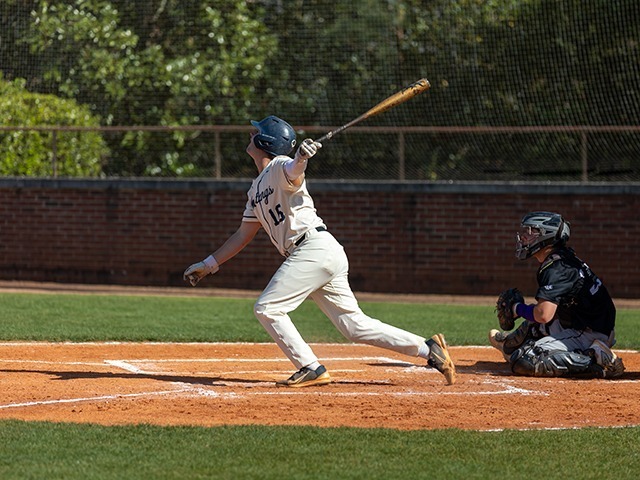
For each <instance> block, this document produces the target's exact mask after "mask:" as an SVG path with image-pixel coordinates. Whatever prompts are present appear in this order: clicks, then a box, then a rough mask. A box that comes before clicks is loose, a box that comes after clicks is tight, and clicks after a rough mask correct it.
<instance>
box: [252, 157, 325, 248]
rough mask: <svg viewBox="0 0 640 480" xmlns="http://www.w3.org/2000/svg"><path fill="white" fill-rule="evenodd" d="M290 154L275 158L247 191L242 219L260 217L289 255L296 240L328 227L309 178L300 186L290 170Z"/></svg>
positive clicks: (276, 242) (258, 219) (260, 220)
mask: <svg viewBox="0 0 640 480" xmlns="http://www.w3.org/2000/svg"><path fill="white" fill-rule="evenodd" d="M287 161H290V159H289V157H286V156H279V157H276V158H274V159H273V160H271V162H269V164H268V165H267V167H266V168H265V169H264V170H263V171H262V172H261V173H260V175H258V176H257V177H256V179H255V180H254V181H253V183H252V184H251V188H250V189H249V191H248V192H247V204H246V206H245V210H244V214H243V216H242V220H243V221H245V222H255V221H259V222H260V223H261V224H262V228H264V229H265V231H266V232H267V234H268V235H269V238H270V239H271V242H272V243H273V244H274V245H275V247H276V248H277V249H278V251H279V252H280V254H281V255H284V256H287V254H288V252H289V250H290V249H291V248H292V247H293V246H294V244H295V242H296V241H297V240H298V239H299V238H301V237H302V235H304V234H305V233H306V232H307V231H308V230H310V229H312V228H316V227H324V226H325V225H324V222H323V221H322V219H321V218H320V217H319V216H318V214H317V213H316V209H315V206H314V204H313V199H312V198H311V195H309V191H308V190H307V184H306V181H303V182H302V185H300V186H299V187H296V186H295V185H293V184H292V183H291V182H290V181H289V179H288V177H287V175H286V173H285V167H284V166H285V163H286V162H287Z"/></svg>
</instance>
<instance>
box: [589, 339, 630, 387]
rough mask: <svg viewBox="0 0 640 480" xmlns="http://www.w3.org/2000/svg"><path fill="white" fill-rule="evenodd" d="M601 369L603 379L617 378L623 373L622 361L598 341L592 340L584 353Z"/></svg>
mask: <svg viewBox="0 0 640 480" xmlns="http://www.w3.org/2000/svg"><path fill="white" fill-rule="evenodd" d="M586 353H587V354H589V355H590V356H591V357H592V358H593V359H594V360H595V362H596V363H597V364H598V365H600V366H601V367H602V370H603V371H602V376H603V378H618V377H620V376H622V374H623V373H624V364H623V363H622V359H621V358H620V357H618V356H617V355H616V354H615V353H613V351H612V350H611V349H610V348H609V347H608V346H607V345H606V344H605V343H604V342H601V341H600V340H594V341H593V343H592V344H591V347H590V348H589V349H588V350H587V352H586Z"/></svg>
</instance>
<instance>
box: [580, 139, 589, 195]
mask: <svg viewBox="0 0 640 480" xmlns="http://www.w3.org/2000/svg"><path fill="white" fill-rule="evenodd" d="M580 138H581V142H580V159H581V162H582V181H583V182H588V181H589V162H588V160H587V132H585V131H583V132H582V134H581V135H580Z"/></svg>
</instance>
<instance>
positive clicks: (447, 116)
mask: <svg viewBox="0 0 640 480" xmlns="http://www.w3.org/2000/svg"><path fill="white" fill-rule="evenodd" d="M0 14H1V15H0V27H2V28H0V65H2V67H1V68H2V69H3V71H4V73H5V78H8V79H10V80H12V79H15V78H24V79H25V80H26V82H27V83H26V86H27V88H28V89H29V90H30V91H33V92H39V93H49V94H55V95H58V96H61V97H65V98H73V99H74V100H76V101H78V102H79V103H82V104H85V105H87V106H88V107H89V108H90V110H91V112H92V113H93V114H96V115H99V116H100V118H101V119H102V122H103V124H104V125H111V126H113V125H154V126H176V125H227V126H228V125H238V124H239V125H248V120H249V119H251V118H255V119H259V118H262V117H263V116H265V115H268V114H272V113H275V114H278V115H280V116H283V117H284V118H287V119H288V120H289V121H290V122H291V123H292V124H294V125H299V126H303V127H304V126H316V127H317V126H336V125H342V124H344V123H345V122H346V121H348V120H350V119H352V118H355V117H356V116H357V115H359V114H361V113H363V112H364V111H365V110H367V109H368V108H369V107H370V106H372V105H374V104H375V103H377V102H378V101H380V100H382V99H383V98H385V97H387V96H388V95H390V94H391V93H394V92H395V91H397V90H398V89H400V88H402V87H403V86H405V85H407V84H409V83H411V82H413V81H415V80H417V79H418V78H422V77H427V78H428V79H429V80H430V82H431V84H432V88H431V90H430V91H429V93H428V95H424V96H421V97H418V98H417V99H415V100H412V102H411V105H403V106H401V107H398V108H397V109H394V110H393V111H390V112H388V113H385V115H382V116H380V117H376V118H374V119H371V120H370V121H368V122H367V125H370V126H525V127H526V126H553V125H562V126H566V125H568V126H572V125H573V126H575V125H595V126H607V125H637V124H639V123H640V117H639V115H640V95H639V94H638V90H637V88H635V83H636V78H637V77H638V74H639V72H640V60H639V59H640V55H638V49H639V48H640V37H639V34H638V31H637V24H638V22H639V21H640V5H639V4H638V2H636V1H634V0H621V1H617V2H611V1H610V0H594V1H591V2H581V1H579V0H569V1H566V2H557V1H553V0H490V1H478V0H460V1H456V2H451V1H448V0H433V1H430V2H424V1H421V0H349V1H343V0H341V1H335V0H314V1H303V0H290V1H287V2H282V1H280V0H258V1H255V2H245V1H243V0H226V1H225V2H209V1H206V0H183V1H179V0H149V1H145V2H131V1H128V0H69V1H61V0H36V1H34V2H19V1H17V0H7V1H5V2H2V3H1V4H0ZM301 134H302V135H308V133H306V132H301ZM216 135H217V134H216ZM216 135H214V134H212V133H211V132H208V131H205V130H204V129H203V130H202V131H194V130H188V131H180V132H178V131H172V132H170V133H167V132H148V131H145V132H143V131H134V132H128V133H126V134H125V135H112V136H109V137H108V139H107V141H108V142H109V145H110V149H111V157H110V160H109V162H108V164H107V165H106V166H105V169H104V171H105V174H107V175H154V176H155V175H169V176H176V175H179V176H203V175H211V173H212V172H213V171H214V170H215V169H216V168H218V166H217V165H214V164H215V162H217V161H220V159H224V160H225V165H228V166H227V167H225V169H224V170H223V171H222V175H223V176H238V175H246V174H251V173H252V172H251V171H250V170H251V168H250V167H251V165H249V168H248V169H247V168H246V165H245V164H243V162H245V161H246V160H245V158H243V157H244V156H243V155H242V152H243V151H244V146H245V144H246V134H245V135H243V136H242V137H241V136H240V135H239V134H237V133H236V132H233V133H226V132H225V133H224V135H221V136H222V138H218V137H217V136H216ZM345 135H347V136H346V137H344V138H343V137H341V138H337V139H335V140H333V141H332V144H331V145H332V146H331V151H330V159H329V160H327V162H326V163H322V164H318V165H314V167H313V168H314V169H315V171H314V172H313V174H314V175H316V176H319V177H323V176H324V177H328V176H335V172H336V171H339V172H340V176H344V177H348V176H356V177H361V178H362V177H365V178H389V177H395V176H396V175H397V172H396V171H395V169H396V167H395V165H394V166H393V167H391V166H390V165H393V162H389V158H390V157H393V156H395V155H396V152H397V151H398V150H399V149H400V145H399V139H398V137H397V136H393V135H391V136H388V135H373V134H363V135H362V134H361V135H355V134H353V135H352V133H351V132H350V133H349V134H345ZM638 137H639V135H638V134H637V133H634V134H627V133H625V134H624V136H623V137H616V136H614V135H594V136H593V137H590V138H589V145H588V146H589V149H590V152H593V154H592V157H595V158H596V159H595V160H592V161H591V163H590V164H589V167H590V170H591V174H592V175H601V174H602V175H608V176H609V177H611V176H612V175H613V177H611V178H615V175H617V174H618V173H620V172H624V171H631V172H633V170H634V159H635V157H636V155H635V152H637V149H638V145H639V144H640V138H638ZM619 138H623V139H624V141H623V142H620V141H619ZM404 141H405V143H406V147H405V148H404V152H405V156H406V169H407V172H409V175H408V178H415V179H426V180H439V179H469V178H468V177H469V175H473V176H474V179H481V180H484V179H495V178H510V179H521V178H519V177H523V176H524V177H525V179H526V178H533V179H537V178H547V179H554V180H555V179H570V178H575V176H576V174H578V173H579V170H580V168H581V158H580V154H581V148H583V145H584V143H583V139H581V138H580V136H579V135H576V134H565V133H563V132H559V133H558V134H555V133H553V134H551V135H549V134H547V133H542V134H527V135H522V134H514V135H510V136H507V137H505V136H504V135H473V136H471V135H466V134H464V135H455V136H451V135H441V134H438V135H430V134H429V135H427V134H410V135H407V137H406V138H405V139H404ZM214 152H215V153H214ZM239 156H240V160H235V159H236V158H238V157H239ZM214 157H215V160H214ZM380 160H386V162H383V161H380ZM248 170H249V171H248ZM616 172H618V173H616Z"/></svg>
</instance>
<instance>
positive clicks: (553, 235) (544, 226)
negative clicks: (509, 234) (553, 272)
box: [516, 212, 571, 260]
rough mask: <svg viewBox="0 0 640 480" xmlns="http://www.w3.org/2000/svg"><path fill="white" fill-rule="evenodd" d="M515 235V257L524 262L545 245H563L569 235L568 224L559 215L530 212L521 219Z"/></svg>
mask: <svg viewBox="0 0 640 480" xmlns="http://www.w3.org/2000/svg"><path fill="white" fill-rule="evenodd" d="M520 227H521V231H520V232H518V233H517V234H516V257H517V258H519V259H520V260H525V259H527V258H529V257H531V256H533V255H535V254H536V253H537V252H539V251H540V250H542V249H543V248H544V247H546V246H547V245H564V244H565V243H566V242H567V241H568V240H569V236H570V235H571V230H570V224H569V222H567V221H565V219H564V218H562V215H560V214H559V213H553V212H531V213H527V214H526V215H525V216H524V217H522V221H521V222H520Z"/></svg>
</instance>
